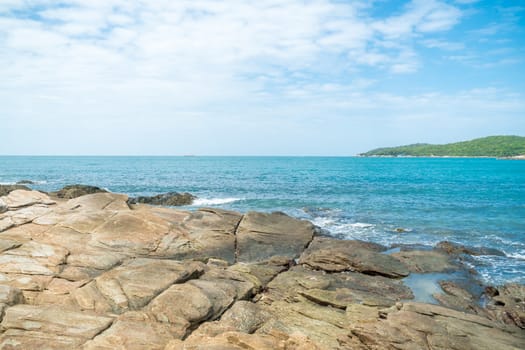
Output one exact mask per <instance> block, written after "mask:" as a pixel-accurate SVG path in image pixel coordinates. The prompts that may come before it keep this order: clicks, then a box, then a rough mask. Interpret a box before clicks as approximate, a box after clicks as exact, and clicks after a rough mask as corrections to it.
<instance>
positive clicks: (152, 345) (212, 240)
mask: <svg viewBox="0 0 525 350" xmlns="http://www.w3.org/2000/svg"><path fill="white" fill-rule="evenodd" d="M20 186H21V185H20ZM0 190H2V189H0ZM87 190H88V191H92V192H90V194H84V193H82V192H76V190H74V189H72V188H69V189H68V190H67V191H64V192H62V193H63V194H64V195H57V193H60V191H59V192H56V193H54V194H46V193H42V192H38V191H32V190H30V189H29V188H27V187H22V188H21V187H18V188H10V189H9V190H7V189H3V191H4V192H2V196H1V197H0V320H1V323H0V349H76V348H78V349H165V350H171V349H182V350H184V349H187V350H190V349H192V350H193V349H207V350H208V349H211V350H213V349H216V350H219V349H221V350H222V349H228V350H229V349H232V350H234V349H235V350H236V349H239V350H240V349H272V350H273V349H283V350H285V349H286V350H310V349H458V350H460V349H461V350H464V349H490V350H495V349H523V348H525V286H523V285H518V284H508V285H505V286H496V287H495V286H483V285H481V284H480V283H479V282H477V280H476V276H475V274H474V272H473V271H470V270H469V269H468V267H467V265H465V264H464V261H468V259H469V256H470V255H476V254H496V255H497V254H500V252H498V251H495V250H490V249H483V248H472V247H464V246H459V245H455V244H452V243H449V242H443V243H441V244H440V245H438V246H437V247H434V248H433V249H422V248H418V247H397V249H390V248H391V247H384V246H381V245H378V244H373V243H368V242H363V241H344V240H337V239H334V238H330V237H326V236H323V235H321V232H320V231H319V230H318V229H317V228H316V227H315V226H314V225H312V224H311V223H310V222H307V221H301V220H297V219H294V218H292V217H289V216H287V215H285V214H282V213H258V212H248V213H244V214H242V213H237V212H232V211H225V210H220V209H212V208H201V209H199V210H196V211H186V210H178V209H174V208H166V207H160V206H151V205H148V204H142V203H143V202H145V201H146V202H147V200H145V199H137V200H130V199H129V198H128V197H127V196H126V195H123V194H114V193H108V192H105V191H103V190H101V191H98V190H94V189H93V188H88V189H87ZM72 193H73V194H72ZM68 198H70V199H68ZM152 198H154V199H153V203H157V202H155V201H160V200H165V199H166V198H165V197H162V196H160V197H152ZM187 199H188V200H191V199H192V198H189V197H187ZM432 274H440V275H441V274H443V275H445V276H450V278H449V279H442V280H440V282H439V283H440V290H439V292H437V293H435V294H434V300H435V301H436V302H435V303H433V304H429V303H423V302H420V301H418V299H417V293H416V291H415V290H414V289H411V288H410V287H409V283H406V282H407V280H408V279H409V278H416V280H417V278H418V276H430V275H432ZM458 276H460V277H458Z"/></svg>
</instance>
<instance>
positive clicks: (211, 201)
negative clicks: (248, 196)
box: [192, 197, 242, 206]
mask: <svg viewBox="0 0 525 350" xmlns="http://www.w3.org/2000/svg"><path fill="white" fill-rule="evenodd" d="M241 200H242V198H234V197H230V198H197V199H195V200H194V201H193V204H192V205H195V206H206V205H221V204H228V203H233V202H237V201H241Z"/></svg>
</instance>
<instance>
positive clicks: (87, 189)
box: [51, 184, 107, 199]
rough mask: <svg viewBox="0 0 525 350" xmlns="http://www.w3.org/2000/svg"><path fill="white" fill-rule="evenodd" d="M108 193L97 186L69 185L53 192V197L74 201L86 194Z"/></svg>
mask: <svg viewBox="0 0 525 350" xmlns="http://www.w3.org/2000/svg"><path fill="white" fill-rule="evenodd" d="M104 192H107V191H106V190H104V189H102V188H100V187H96V186H89V185H78V184H77V185H67V186H64V188H62V189H61V190H59V191H56V192H52V193H51V194H52V195H55V196H57V197H58V198H64V199H73V198H77V197H80V196H85V195H86V194H93V193H104Z"/></svg>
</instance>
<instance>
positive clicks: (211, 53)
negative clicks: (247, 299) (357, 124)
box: [0, 0, 522, 153]
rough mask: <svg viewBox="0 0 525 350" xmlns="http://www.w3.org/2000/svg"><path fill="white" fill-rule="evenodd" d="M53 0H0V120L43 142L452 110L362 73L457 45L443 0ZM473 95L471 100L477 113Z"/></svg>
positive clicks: (402, 69)
mask: <svg viewBox="0 0 525 350" xmlns="http://www.w3.org/2000/svg"><path fill="white" fill-rule="evenodd" d="M56 4H57V2H56V1H50V0H17V1H7V0H3V1H1V2H0V76H1V77H2V79H1V80H0V121H2V122H3V123H4V124H5V122H6V121H7V124H10V125H11V127H12V128H20V130H23V129H24V127H25V128H29V127H32V128H34V129H35V130H43V131H42V133H43V135H44V134H45V130H47V132H48V133H49V138H51V137H52V135H53V133H52V128H53V127H54V128H57V129H61V130H63V131H64V130H74V129H75V127H78V126H79V125H81V126H82V127H83V128H86V129H89V130H91V129H93V128H95V127H96V126H97V125H100V126H103V127H106V128H108V130H110V131H107V132H106V131H104V132H101V133H102V134H104V135H106V136H107V137H110V134H111V131H113V132H115V131H114V130H117V129H118V130H119V131H118V132H117V134H118V135H121V134H129V135H130V137H138V136H137V135H140V133H141V132H143V131H144V132H147V133H150V134H155V130H159V128H160V126H162V127H161V128H162V129H163V130H159V131H158V132H159V133H160V134H162V135H161V136H162V137H161V136H159V138H158V139H155V140H156V141H155V142H158V143H161V140H162V141H165V142H168V141H169V142H176V141H170V140H171V139H170V134H169V131H170V130H178V131H179V132H182V131H184V133H186V134H187V135H188V137H190V136H191V137H192V138H195V139H198V138H199V133H202V134H207V133H209V134H212V133H213V131H222V132H224V133H225V135H226V134H227V135H228V136H229V137H231V136H232V134H231V133H230V134H228V132H229V131H228V130H230V131H231V130H233V131H237V129H238V128H240V129H243V128H244V130H245V131H246V132H252V136H253V133H254V132H256V131H257V127H256V126H257V125H258V124H260V123H261V120H265V123H266V124H267V125H268V126H267V127H265V128H266V129H265V131H267V132H270V129H271V128H276V125H281V123H284V120H286V123H289V124H292V125H293V127H295V128H297V129H298V130H299V129H301V128H303V126H301V125H302V124H304V123H302V122H301V121H304V120H305V118H306V119H307V120H311V121H312V120H318V119H319V118H320V116H322V117H323V118H328V119H330V120H331V121H333V123H334V125H336V124H337V122H341V119H344V116H348V115H352V116H353V117H354V118H357V119H359V118H365V117H371V118H372V117H374V118H375V117H377V116H378V115H389V113H387V110H388V109H389V108H390V109H391V110H392V111H394V112H395V113H393V116H394V117H395V116H396V115H400V114H407V113H408V110H407V108H408V107H407V108H404V107H402V106H414V108H416V109H418V110H419V111H420V114H423V113H422V112H421V111H422V110H423V109H424V108H429V109H431V110H435V111H441V112H442V113H445V111H443V107H439V106H440V104H444V105H447V104H448V105H449V106H450V105H451V103H452V102H451V101H454V102H453V103H452V106H454V104H456V105H457V108H458V109H459V105H460V102H459V100H455V99H454V97H453V96H450V95H447V96H442V95H439V94H438V95H436V96H435V101H436V102H432V101H430V97H428V96H427V97H426V100H425V99H424V98H423V97H422V96H420V95H416V96H410V97H404V96H402V95H401V94H400V95H396V94H387V93H380V92H371V91H369V89H371V88H377V87H378V86H380V85H381V84H380V81H378V78H375V77H374V78H370V77H369V76H367V75H366V74H363V73H362V72H363V71H365V72H366V71H368V70H373V71H374V72H375V73H377V74H378V75H382V74H384V75H396V74H407V73H414V72H417V71H418V70H419V69H421V67H422V66H423V62H422V59H421V57H420V56H419V54H418V52H417V44H418V43H423V45H426V46H427V47H436V48H440V49H444V50H453V49H457V50H458V51H460V49H461V47H460V46H461V45H460V44H455V43H450V42H447V41H444V40H440V39H439V38H436V37H437V36H439V34H440V33H442V32H446V31H447V30H450V29H451V28H452V27H453V26H454V25H455V24H456V23H457V22H458V21H459V20H460V19H461V12H460V10H458V9H457V8H456V7H454V6H452V5H450V4H447V3H445V2H443V1H434V0H428V1H422V0H414V1H412V2H410V3H409V4H408V5H406V6H405V7H403V8H399V9H397V11H396V12H395V13H393V14H391V15H388V16H386V17H382V18H377V17H372V16H371V15H370V12H369V10H370V6H371V5H370V4H369V2H365V1H363V2H342V1H330V0H311V1H306V2H305V1H301V0H286V1H284V0H280V1H277V0H261V1H242V0H229V1H215V0H213V1H212V0H200V1H189V0H179V1H171V0H157V1H146V0H141V1H127V0H90V1H85V0H64V1H61V2H60V6H58V5H56ZM15 10H16V11H15ZM429 33H430V34H432V35H433V37H432V39H428V38H427V35H429ZM454 45H457V46H454ZM460 54H461V52H458V55H456V56H457V57H459V56H461V55H460ZM377 91H380V90H379V89H378V90H377ZM467 100H468V99H467ZM488 100H490V99H488ZM494 100H495V101H494V102H491V103H494V106H495V107H494V108H503V106H502V105H501V104H498V99H494ZM425 101H426V102H425ZM484 101H485V102H486V101H487V100H483V99H478V100H476V103H480V104H479V106H478V107H475V104H474V103H473V104H472V106H471V108H473V109H475V110H476V111H478V110H480V109H482V107H483V106H484V104H483V102H484ZM505 101H506V103H510V102H509V101H510V97H509V98H506V99H505V98H504V99H502V100H501V101H500V102H501V103H503V102H505ZM512 101H514V100H512ZM450 108H452V107H450ZM513 108H522V107H519V106H518V107H516V105H514V107H513ZM437 115H440V114H439V113H438V112H436V113H435V114H433V116H434V117H433V118H435V116H437ZM365 119H366V118H365ZM394 119H395V118H394ZM321 124H322V123H321ZM90 125H93V126H90ZM254 125H255V126H254ZM373 126H374V125H373V124H371V128H372V127H373ZM119 128H121V129H122V131H120V129H119ZM250 130H251V131H250ZM253 130H255V131H253ZM240 131H242V130H240ZM335 131H337V130H334V132H335ZM208 136H210V135H208ZM310 136H311V135H310ZM343 136H344V135H341V137H343ZM39 137H40V136H39ZM42 137H43V136H42ZM86 137H87V136H86ZM247 138H249V137H247ZM86 140H90V141H91V142H93V138H87V139H86ZM15 141H16V140H14V139H12V142H15ZM71 141H72V142H73V141H74V140H71ZM150 141H151V140H150ZM186 142H189V141H187V140H186ZM86 145H87V141H86ZM177 145H179V144H177ZM232 145H233V144H232ZM180 146H181V147H183V144H182V141H181V144H180ZM85 147H87V146H85ZM133 149H135V148H133ZM224 152H226V153H227V151H226V150H225V151H224ZM0 153H2V152H1V150H0ZM131 153H133V152H131ZM168 153H169V152H168ZM187 153H192V152H191V150H188V151H187Z"/></svg>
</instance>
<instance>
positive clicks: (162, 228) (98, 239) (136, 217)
mask: <svg viewBox="0 0 525 350" xmlns="http://www.w3.org/2000/svg"><path fill="white" fill-rule="evenodd" d="M80 198H83V197H80ZM170 228H171V225H170V223H169V222H167V221H166V220H164V219H161V218H159V217H157V216H155V215H152V214H148V213H145V212H133V211H129V212H118V213H117V214H115V215H114V216H112V217H110V218H108V219H107V220H106V221H105V222H104V223H103V224H102V225H100V226H98V227H97V228H96V229H94V230H93V233H92V238H91V241H90V243H89V244H90V246H92V247H94V248H99V249H100V248H102V249H109V250H113V251H117V252H119V253H123V254H128V255H148V254H150V253H152V252H153V251H155V250H156V249H157V247H158V246H159V243H160V241H161V240H162V238H163V237H164V236H165V235H166V234H167V233H168V232H169V231H170Z"/></svg>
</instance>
